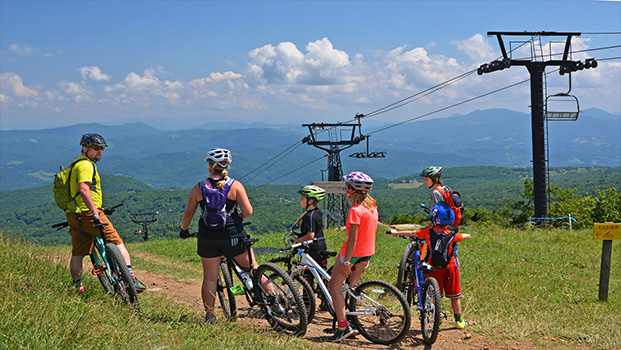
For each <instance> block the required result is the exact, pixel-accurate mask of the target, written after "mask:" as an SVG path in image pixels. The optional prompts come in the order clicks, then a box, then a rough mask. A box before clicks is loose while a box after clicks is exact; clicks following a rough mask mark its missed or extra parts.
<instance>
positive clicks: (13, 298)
mask: <svg viewBox="0 0 621 350" xmlns="http://www.w3.org/2000/svg"><path fill="white" fill-rule="evenodd" d="M378 232H380V233H379V234H378V239H377V252H376V255H375V256H374V258H373V261H372V265H371V267H370V268H369V270H368V271H367V273H366V274H365V278H366V279H372V278H380V279H385V280H388V281H391V282H394V280H395V278H396V265H397V263H398V260H399V258H400V256H401V252H402V249H403V248H404V246H405V244H406V241H405V240H402V239H397V238H393V237H391V236H389V235H385V234H383V233H382V232H383V230H381V229H380V230H378ZM470 233H471V234H472V235H473V239H471V240H469V241H465V242H463V243H462V244H461V245H460V248H459V249H460V250H459V252H460V259H461V262H462V268H461V275H462V289H463V294H464V297H463V299H462V300H463V309H464V316H465V317H466V319H468V320H470V321H473V322H474V324H473V325H471V328H470V329H471V330H472V331H475V332H478V333H482V334H489V335H496V336H500V337H505V338H511V339H517V340H519V339H524V338H527V339H530V340H531V341H533V342H534V343H535V344H538V345H540V346H542V347H546V348H548V347H553V346H554V345H555V344H556V346H559V345H558V344H560V342H558V341H557V342H553V343H552V342H551V340H550V339H557V340H559V339H561V340H562V344H569V345H570V346H572V348H590V349H612V348H615V347H618V344H621V333H619V332H618V327H619V318H618V317H619V315H620V314H621V292H620V291H621V268H620V266H621V255H619V254H618V252H617V253H616V254H615V251H616V250H618V249H619V248H621V247H619V244H618V242H615V243H614V244H613V246H614V248H613V260H612V271H611V276H610V292H609V300H608V302H599V301H598V300H597V296H598V282H599V267H600V256H601V242H600V241H593V240H592V232H591V230H581V231H566V230H531V229H527V230H513V229H496V228H489V229H481V230H478V231H471V232H470ZM327 238H328V246H329V247H330V248H332V249H338V247H340V245H341V244H342V242H343V240H344V238H345V233H344V232H342V231H341V232H336V231H332V230H329V231H328V232H327ZM195 244H196V243H195V241H193V240H185V241H182V240H173V241H150V242H145V243H136V244H129V245H128V247H129V250H130V252H132V251H135V252H144V253H148V254H147V256H150V257H152V256H156V259H151V258H149V259H144V258H142V259H140V258H134V261H133V264H134V265H135V266H137V267H138V268H139V269H146V270H149V271H152V272H159V273H164V274H167V275H170V276H175V277H178V278H185V279H189V280H194V281H198V280H200V263H199V259H198V257H197V256H196V254H195ZM281 246H282V234H267V235H264V236H261V241H260V242H259V243H257V247H281ZM58 252H62V253H63V254H65V255H68V254H69V248H68V247H66V246H57V247H36V246H31V245H24V244H21V243H16V242H8V241H7V240H4V239H3V240H0V292H1V293H0V314H2V315H10V316H9V317H3V318H2V319H1V320H0V349H1V348H19V347H35V346H34V344H37V343H38V344H39V345H42V344H44V345H45V347H46V348H79V347H90V346H91V345H92V344H107V343H108V342H110V343H109V344H110V345H109V348H135V347H136V348H165V347H169V348H175V349H185V348H187V349H189V348H199V347H201V345H205V346H208V347H209V348H214V349H219V348H227V349H230V348H241V347H242V345H241V344H244V347H247V346H248V345H247V344H248V343H246V342H250V343H249V344H250V346H251V347H254V348H258V347H261V346H263V347H265V346H269V348H270V349H272V348H276V349H277V348H287V349H298V348H305V347H314V348H316V347H317V346H318V344H312V345H311V344H309V343H308V342H307V341H305V340H300V339H291V338H288V337H281V336H278V335H276V334H274V332H272V331H271V330H270V329H261V328H256V327H255V328H254V329H252V330H251V331H250V332H248V331H247V330H246V329H245V328H247V327H248V325H246V324H244V325H243V327H242V326H241V324H239V323H234V324H218V325H216V327H203V326H201V325H200V321H201V317H202V314H201V313H200V312H198V311H196V310H189V309H188V308H187V307H185V306H183V305H179V304H173V303H171V302H170V301H168V300H165V299H163V298H161V297H159V296H157V295H154V294H155V293H148V294H146V295H144V296H143V297H142V298H141V303H142V309H143V311H142V312H141V313H140V314H138V315H135V314H133V313H131V312H130V311H129V310H128V309H127V308H125V307H122V306H121V305H118V304H115V303H112V302H110V299H108V298H105V297H104V296H103V294H102V292H100V291H99V289H100V288H98V286H97V281H96V280H95V279H94V278H93V277H92V276H88V277H85V279H86V283H87V287H88V288H87V290H88V292H87V295H86V296H85V297H84V298H83V299H80V298H79V297H77V296H75V295H74V294H73V290H72V288H71V286H70V281H69V277H68V271H67V268H66V266H65V265H66V264H65V263H63V264H47V263H45V259H44V258H41V257H42V256H45V255H52V256H56V255H58ZM272 256H273V255H259V256H258V258H257V260H258V261H259V262H262V261H266V260H267V259H269V258H271V257H272ZM444 309H445V310H449V304H448V301H446V300H445V301H444ZM76 315H80V316H76ZM106 320H111V321H112V323H113V324H117V325H118V324H123V325H125V326H124V328H123V329H118V330H111V329H106V327H103V326H102V324H104V323H105V322H106ZM93 330H94V332H93ZM87 339H88V340H87ZM86 344H89V346H87V345H86Z"/></svg>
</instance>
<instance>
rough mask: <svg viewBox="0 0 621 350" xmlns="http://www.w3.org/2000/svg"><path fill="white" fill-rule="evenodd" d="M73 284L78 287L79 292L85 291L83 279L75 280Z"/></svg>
mask: <svg viewBox="0 0 621 350" xmlns="http://www.w3.org/2000/svg"><path fill="white" fill-rule="evenodd" d="M73 285H74V286H75V288H76V289H77V291H78V293H84V285H83V284H82V280H77V281H73Z"/></svg>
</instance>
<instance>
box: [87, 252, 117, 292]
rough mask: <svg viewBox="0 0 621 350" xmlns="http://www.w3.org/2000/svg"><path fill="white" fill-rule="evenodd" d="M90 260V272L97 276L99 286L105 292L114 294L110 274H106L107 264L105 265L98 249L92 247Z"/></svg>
mask: <svg viewBox="0 0 621 350" xmlns="http://www.w3.org/2000/svg"><path fill="white" fill-rule="evenodd" d="M91 262H92V263H93V270H92V271H91V272H92V274H93V275H96V276H97V278H98V279H99V283H101V286H102V287H103V289H104V291H106V293H107V294H110V295H114V288H113V287H112V280H111V279H110V275H108V266H107V265H106V261H105V260H104V259H103V257H102V256H101V252H100V251H99V249H96V248H93V252H92V253H91Z"/></svg>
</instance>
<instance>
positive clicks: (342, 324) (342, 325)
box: [336, 320, 347, 331]
mask: <svg viewBox="0 0 621 350" xmlns="http://www.w3.org/2000/svg"><path fill="white" fill-rule="evenodd" d="M336 326H337V327H339V329H340V330H342V331H343V330H345V328H347V320H345V321H338V322H336Z"/></svg>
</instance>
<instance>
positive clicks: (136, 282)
mask: <svg viewBox="0 0 621 350" xmlns="http://www.w3.org/2000/svg"><path fill="white" fill-rule="evenodd" d="M134 286H135V287H136V292H137V293H142V292H144V291H145V290H147V286H145V285H144V284H143V283H142V282H140V280H139V279H138V278H136V277H134Z"/></svg>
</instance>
